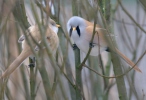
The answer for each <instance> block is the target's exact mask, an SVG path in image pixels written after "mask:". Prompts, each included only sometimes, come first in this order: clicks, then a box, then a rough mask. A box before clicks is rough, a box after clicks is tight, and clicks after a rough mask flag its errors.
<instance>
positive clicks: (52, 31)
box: [0, 18, 60, 79]
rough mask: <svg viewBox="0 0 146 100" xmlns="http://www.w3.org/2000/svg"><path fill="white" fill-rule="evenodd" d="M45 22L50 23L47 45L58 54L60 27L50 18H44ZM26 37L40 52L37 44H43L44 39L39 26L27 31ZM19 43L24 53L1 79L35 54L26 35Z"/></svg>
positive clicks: (47, 31)
mask: <svg viewBox="0 0 146 100" xmlns="http://www.w3.org/2000/svg"><path fill="white" fill-rule="evenodd" d="M43 22H44V25H47V23H48V25H47V28H46V31H45V39H46V40H47V45H49V46H50V49H51V50H52V52H53V53H56V50H57V48H58V45H59V38H58V36H57V33H58V27H60V25H58V24H56V22H55V21H54V20H52V19H51V18H49V19H48V20H47V19H46V18H44V19H43ZM26 36H27V37H28V40H29V41H30V43H31V46H32V48H33V49H34V50H35V51H38V50H39V48H38V46H37V45H36V43H35V42H37V43H38V44H41V42H42V37H41V33H40V30H39V26H38V24H35V25H32V26H30V27H29V28H28V30H27V31H26ZM33 39H34V40H33ZM34 41H35V42H34ZM18 42H19V43H22V51H21V53H20V55H19V56H18V57H17V58H16V59H15V60H14V61H13V62H12V63H11V64H10V65H9V67H8V68H7V69H6V70H5V71H4V73H3V74H2V75H1V76H0V79H2V78H5V77H7V76H9V75H10V74H11V73H12V72H13V71H14V70H15V69H16V68H17V67H19V66H20V65H21V64H22V63H23V61H24V60H25V59H26V58H28V57H29V56H31V55H32V54H33V52H32V50H31V47H30V45H29V44H28V42H27V40H26V37H25V35H22V36H20V38H19V39H18ZM41 45H42V44H41ZM43 48H45V47H43Z"/></svg>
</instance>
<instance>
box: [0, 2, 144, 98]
mask: <svg viewBox="0 0 146 100" xmlns="http://www.w3.org/2000/svg"><path fill="white" fill-rule="evenodd" d="M118 1H121V4H120V3H119V2H118ZM75 2H76V3H75ZM104 2H108V4H107V5H104ZM102 4H103V5H102ZM74 6H75V7H78V11H77V12H78V16H81V17H83V18H84V19H86V20H88V21H90V22H94V17H95V16H97V23H98V24H99V25H101V26H103V27H104V24H103V23H104V22H103V20H102V17H103V16H102V15H101V13H100V11H99V9H97V8H100V10H101V12H104V11H105V12H104V13H109V14H110V18H109V21H110V25H109V28H110V30H111V31H110V34H111V37H112V40H113V41H114V42H115V43H116V45H117V48H118V49H119V50H120V51H121V52H122V53H123V54H125V55H126V56H127V57H128V58H129V59H131V60H132V61H133V62H135V63H136V62H137V61H138V60H139V58H140V57H141V56H142V55H145V53H144V52H145V51H146V45H145V43H146V1H145V0H109V1H107V0H34V1H33V0H0V74H2V73H3V72H4V70H6V68H7V67H8V66H9V65H10V64H11V63H12V62H13V61H14V59H16V57H17V56H18V55H19V54H20V52H21V50H22V48H21V44H19V43H18V42H17V41H18V38H19V37H20V36H21V34H24V32H23V29H24V27H25V25H26V26H27V27H28V26H29V24H30V25H35V24H36V23H37V17H38V18H39V19H41V18H42V16H43V15H44V16H45V15H49V16H50V17H51V18H52V19H54V20H55V21H56V23H57V24H60V25H61V28H59V32H58V37H59V40H60V45H59V48H58V51H57V54H56V55H57V56H56V61H55V63H56V64H58V66H55V68H54V66H52V65H51V63H50V60H48V59H47V58H44V61H45V64H42V63H41V66H42V68H39V67H37V66H38V65H37V64H36V67H34V68H33V71H32V72H31V71H30V68H29V67H28V66H27V65H28V59H26V61H25V62H24V63H25V64H22V65H21V66H20V67H18V68H17V69H16V70H15V71H14V72H13V73H12V74H11V75H10V77H9V78H7V79H4V80H0V92H1V93H0V100H52V99H53V100H76V88H75V87H74V84H75V83H76V73H75V71H76V68H75V57H74V51H73V48H72V46H71V44H73V43H74V41H73V40H70V39H69V37H68V32H67V28H66V23H67V21H68V19H69V18H70V17H72V16H73V10H72V8H73V7H74ZM102 7H103V8H102ZM108 7H109V8H110V10H109V9H106V8H108ZM20 8H21V9H20ZM101 8H102V9H101ZM95 9H96V10H98V13H95ZM109 11H110V12H109ZM19 12H20V13H19ZM25 16H26V17H25ZM23 18H26V19H27V20H23ZM22 20H23V21H24V22H23V21H22ZM21 21H22V22H21ZM27 22H28V23H29V24H28V23H27ZM24 24H25V25H24ZM23 25H24V27H22V26H23ZM27 27H25V28H26V29H27ZM107 38H108V37H107ZM40 52H41V51H40ZM85 56H86V54H84V53H83V52H81V53H80V57H81V62H82V61H83V59H84V58H85ZM101 56H102V61H103V66H104V68H101V67H100V66H99V64H100V62H99V60H98V57H92V56H89V57H88V60H87V62H86V64H87V65H88V66H89V67H90V68H92V69H94V70H95V71H96V72H98V73H100V74H104V75H106V76H114V72H113V66H112V65H113V64H112V62H111V60H110V54H109V53H107V52H102V54H101ZM38 59H39V58H38ZM120 63H121V67H122V69H123V73H124V72H125V71H126V70H128V69H129V66H128V64H127V63H126V62H124V61H123V60H120ZM137 65H138V67H139V68H140V69H141V70H142V73H139V72H135V71H134V70H131V71H130V72H128V73H127V74H125V75H124V82H125V84H126V91H127V97H128V100H146V97H145V93H146V86H145V84H146V77H145V76H146V69H145V65H146V56H143V58H142V59H140V61H139V62H138V64H137ZM31 73H32V74H33V75H34V77H33V78H30V77H31V75H32V74H31ZM31 79H34V80H31ZM31 82H32V83H33V84H32V83H31ZM81 85H82V87H80V89H79V90H78V91H80V92H81V94H82V97H83V100H119V96H120V94H118V90H117V84H116V80H115V78H105V77H101V76H99V75H98V74H97V73H95V72H94V71H92V70H90V69H88V68H86V67H83V68H82V84H81Z"/></svg>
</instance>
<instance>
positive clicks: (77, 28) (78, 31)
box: [76, 26, 81, 37]
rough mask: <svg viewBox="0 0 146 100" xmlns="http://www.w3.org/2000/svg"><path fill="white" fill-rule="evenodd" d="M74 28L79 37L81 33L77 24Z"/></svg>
mask: <svg viewBox="0 0 146 100" xmlns="http://www.w3.org/2000/svg"><path fill="white" fill-rule="evenodd" d="M76 30H77V33H78V35H79V37H80V35H81V33H80V28H79V26H77V27H76Z"/></svg>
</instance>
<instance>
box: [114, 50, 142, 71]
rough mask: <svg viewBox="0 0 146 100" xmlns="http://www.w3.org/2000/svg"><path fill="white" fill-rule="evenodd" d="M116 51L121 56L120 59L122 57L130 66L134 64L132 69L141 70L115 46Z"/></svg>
mask: <svg viewBox="0 0 146 100" xmlns="http://www.w3.org/2000/svg"><path fill="white" fill-rule="evenodd" d="M116 52H117V53H118V55H120V56H121V57H122V59H124V60H125V61H126V62H127V63H128V64H129V65H130V67H133V66H134V68H133V69H134V70H136V71H138V72H142V71H141V70H140V69H139V68H138V66H136V65H135V64H134V63H133V62H132V61H131V60H130V59H129V58H127V57H126V56H125V55H124V54H122V53H121V52H120V51H119V50H118V49H117V48H116Z"/></svg>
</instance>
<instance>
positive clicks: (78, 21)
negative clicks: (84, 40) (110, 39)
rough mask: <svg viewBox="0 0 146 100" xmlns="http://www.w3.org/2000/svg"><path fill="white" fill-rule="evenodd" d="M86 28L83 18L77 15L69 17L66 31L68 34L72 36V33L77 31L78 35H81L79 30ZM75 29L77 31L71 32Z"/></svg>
mask: <svg viewBox="0 0 146 100" xmlns="http://www.w3.org/2000/svg"><path fill="white" fill-rule="evenodd" d="M85 28H86V23H85V20H84V19H83V18H81V17H78V16H73V17H71V18H70V19H69V20H68V22H67V31H68V33H69V35H70V36H72V34H73V33H77V34H78V35H79V36H81V32H82V31H83V30H84V29H85ZM74 30H76V31H77V32H73V31H74Z"/></svg>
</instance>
